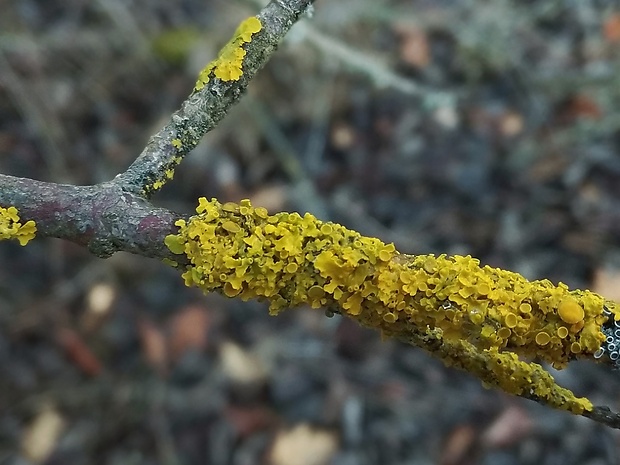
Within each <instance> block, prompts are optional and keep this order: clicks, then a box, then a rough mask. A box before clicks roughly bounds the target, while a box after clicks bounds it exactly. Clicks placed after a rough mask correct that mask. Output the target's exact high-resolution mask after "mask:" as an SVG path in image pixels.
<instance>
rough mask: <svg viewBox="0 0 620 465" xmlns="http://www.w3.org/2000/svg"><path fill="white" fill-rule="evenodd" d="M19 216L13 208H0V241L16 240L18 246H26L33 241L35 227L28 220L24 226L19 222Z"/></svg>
mask: <svg viewBox="0 0 620 465" xmlns="http://www.w3.org/2000/svg"><path fill="white" fill-rule="evenodd" d="M19 220H20V218H19V214H18V212H17V208H15V207H8V208H4V207H0V240H3V239H17V240H18V241H19V244H20V245H26V244H27V243H28V242H29V241H30V240H32V239H34V237H35V234H36V232H37V226H36V224H35V222H34V221H32V220H29V221H27V222H26V223H24V224H21V223H20V222H19Z"/></svg>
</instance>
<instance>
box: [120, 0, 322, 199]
mask: <svg viewBox="0 0 620 465" xmlns="http://www.w3.org/2000/svg"><path fill="white" fill-rule="evenodd" d="M313 1H314V0H273V1H271V2H270V3H269V4H268V5H267V6H266V7H265V8H263V10H262V11H261V12H260V14H258V15H257V18H258V19H259V20H260V22H261V25H262V28H261V30H260V32H258V33H256V34H253V37H252V39H251V42H249V43H247V44H244V47H243V49H244V50H245V53H246V54H245V57H244V58H243V74H242V75H241V76H240V78H239V79H238V80H230V81H225V80H221V79H217V78H215V79H211V80H209V82H208V83H207V84H206V85H205V86H204V87H202V88H201V89H199V90H196V91H194V92H193V93H192V94H191V95H190V96H189V97H188V98H187V100H185V101H184V102H183V104H182V105H181V108H180V109H179V110H178V111H176V112H175V113H173V114H172V116H171V118H170V120H169V121H168V123H167V124H166V125H165V126H164V127H163V128H162V129H161V130H160V131H159V132H158V133H157V134H155V135H154V136H152V137H151V139H150V140H149V142H148V144H147V146H146V147H145V149H144V151H143V152H142V153H141V154H140V156H139V157H138V159H137V160H136V161H135V162H134V163H133V164H132V165H131V166H130V167H129V168H128V169H127V171H126V172H124V173H123V174H121V175H119V176H118V178H117V180H118V182H119V183H121V184H122V185H123V186H124V187H125V189H127V190H129V191H132V192H136V193H141V194H142V193H143V194H145V195H146V196H147V197H149V196H150V195H151V194H152V193H153V192H154V191H156V190H157V189H159V188H160V187H161V186H163V184H164V183H166V182H167V181H168V180H170V179H171V178H172V172H173V170H174V168H175V167H176V165H178V164H179V163H180V162H181V161H182V159H183V158H184V157H185V156H186V155H187V154H188V153H189V152H190V151H191V150H192V149H193V148H194V147H195V146H196V145H197V144H198V142H200V140H201V139H202V137H203V136H204V135H205V134H206V133H207V132H209V131H211V130H212V129H213V128H214V127H215V126H217V124H218V123H219V122H220V121H221V120H222V119H223V118H224V116H226V113H227V112H228V110H229V109H230V108H231V107H232V106H233V105H234V104H235V103H236V102H237V101H238V100H239V98H240V97H241V96H242V95H243V93H244V92H245V89H246V87H247V86H248V84H249V82H250V81H251V80H252V78H254V76H255V75H256V73H257V72H258V71H259V70H260V69H261V68H262V67H263V66H264V65H265V63H267V61H268V60H269V58H270V57H271V55H272V54H273V53H274V52H275V50H276V48H277V45H278V44H279V43H280V41H281V40H282V39H283V38H284V36H285V35H286V34H287V32H288V31H289V30H290V28H291V27H292V26H293V24H295V22H296V21H297V20H298V19H299V17H300V16H301V15H302V14H303V13H304V11H306V9H307V8H308V7H309V6H310V5H311V4H312V3H313ZM233 39H234V37H233ZM173 141H174V143H173Z"/></svg>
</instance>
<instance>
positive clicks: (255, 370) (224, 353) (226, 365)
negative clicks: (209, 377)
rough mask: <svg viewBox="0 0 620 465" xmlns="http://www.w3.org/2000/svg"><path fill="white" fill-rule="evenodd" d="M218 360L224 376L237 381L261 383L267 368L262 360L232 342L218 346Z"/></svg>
mask: <svg viewBox="0 0 620 465" xmlns="http://www.w3.org/2000/svg"><path fill="white" fill-rule="evenodd" d="M220 360H221V363H222V368H223V370H224V373H225V374H226V376H227V377H228V378H229V379H230V380H232V381H234V382H237V383H242V384H253V383H262V382H264V381H265V379H266V377H267V369H266V367H265V365H264V364H263V362H262V360H260V359H259V358H258V357H256V356H255V355H254V354H252V353H250V352H249V351H246V350H244V349H243V348H242V347H240V346H238V345H237V344H234V343H232V342H225V343H223V344H222V347H221V348H220Z"/></svg>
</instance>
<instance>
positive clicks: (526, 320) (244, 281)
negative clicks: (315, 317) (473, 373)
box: [166, 198, 618, 409]
mask: <svg viewBox="0 0 620 465" xmlns="http://www.w3.org/2000/svg"><path fill="white" fill-rule="evenodd" d="M196 211H197V213H198V215H197V216H194V217H192V218H190V219H189V220H187V221H186V220H179V221H177V223H176V225H177V226H178V227H179V233H178V234H177V235H171V236H168V237H167V238H166V244H167V245H168V247H169V248H170V250H171V251H172V252H174V253H185V254H186V255H187V257H188V259H189V260H190V263H191V265H190V266H188V267H187V270H186V271H185V273H184V274H183V277H184V279H185V282H186V283H187V284H188V285H196V286H199V287H201V288H202V289H203V290H204V291H205V292H209V291H218V290H219V291H220V292H224V293H225V294H226V295H238V296H239V297H241V298H242V299H244V300H247V299H250V298H262V299H266V300H268V301H269V302H270V312H271V313H272V314H277V313H279V312H280V311H282V310H283V309H285V308H288V307H294V306H298V305H301V304H307V305H310V306H311V307H313V308H319V307H327V308H339V309H340V311H341V312H342V313H344V314H347V315H348V316H350V317H352V318H353V319H355V320H356V321H358V322H359V323H361V324H363V325H365V326H369V327H373V328H377V329H379V330H381V332H382V333H383V334H386V335H391V336H394V337H399V338H407V337H408V335H410V334H412V333H417V332H419V331H421V330H424V329H425V328H430V329H432V330H434V331H437V334H436V337H437V338H440V339H441V342H442V344H447V345H455V344H459V343H460V342H461V341H468V343H469V344H470V345H471V347H472V350H475V351H477V354H478V355H480V356H483V355H484V356H486V357H488V358H489V360H490V362H489V363H491V365H493V364H494V363H496V362H494V361H493V360H495V361H497V364H498V367H497V369H493V370H494V372H498V370H499V371H501V373H504V374H505V372H506V370H513V371H515V370H516V371H518V372H519V373H521V375H520V376H521V377H522V378H523V379H526V378H528V377H529V378H531V380H532V381H531V382H532V383H537V381H536V380H537V379H538V378H540V377H539V375H538V374H537V373H538V371H537V370H538V369H539V367H538V366H537V365H536V366H534V365H530V364H528V363H526V362H521V361H520V360H518V357H524V358H527V359H532V358H540V359H542V360H544V361H546V362H549V363H552V364H553V365H554V367H556V368H562V367H564V366H565V365H566V363H568V362H569V361H570V360H572V359H575V358H578V357H590V356H592V355H593V354H594V353H595V352H596V351H597V350H598V349H599V348H600V347H601V344H602V343H603V341H604V335H603V333H602V331H601V325H602V324H603V323H604V322H605V321H607V316H606V315H605V314H604V313H603V307H604V305H606V306H607V308H608V309H609V311H610V312H611V313H613V314H618V309H617V307H616V305H615V304H613V303H611V302H606V301H605V300H604V299H603V298H602V297H600V296H598V295H596V294H594V293H592V292H589V291H570V290H569V289H568V287H567V286H566V285H564V284H562V283H560V284H559V285H557V286H554V285H553V284H552V283H551V282H549V281H547V280H542V281H531V282H530V281H527V280H526V279H525V278H523V277H522V276H521V275H519V274H517V273H512V272H509V271H504V270H499V269H495V268H491V267H489V266H480V263H479V261H478V260H476V259H474V258H472V257H469V256H466V257H463V256H453V257H448V256H445V255H439V256H433V255H420V256H407V255H402V254H399V253H398V252H397V251H396V250H395V248H394V246H393V244H384V243H383V242H381V241H380V240H378V239H375V238H369V237H363V236H361V235H360V234H358V233H356V232H354V231H351V230H348V229H346V228H344V227H343V226H341V225H338V224H334V223H324V222H321V221H319V220H317V219H316V218H315V217H314V216H312V215H310V214H308V213H306V214H305V215H304V216H300V215H299V214H297V213H279V214H276V215H273V216H269V215H267V213H266V211H264V209H254V208H253V207H252V206H251V204H250V202H249V201H247V200H246V201H242V202H241V203H240V204H239V205H236V204H225V205H221V204H220V203H219V202H217V201H216V200H212V201H207V200H206V199H204V198H202V199H200V201H199V205H198V208H197V209H196ZM577 307H578V308H579V309H581V310H582V312H583V313H582V314H581V313H580V312H579V311H577V310H575V309H576V308H577ZM577 316H579V317H580V319H579V321H577V320H578V318H577ZM567 320H568V321H567ZM567 324H569V325H570V326H569V327H566V325H567ZM562 328H563V329H562ZM508 354H512V355H511V356H508ZM467 356H468V355H466V354H464V355H463V357H467ZM513 356H514V357H513ZM502 357H504V358H502ZM462 363H465V361H464V360H462ZM501 363H505V364H506V365H504V366H502V367H499V364H501ZM527 367H530V369H531V372H530V373H529V374H528V373H527ZM536 367H538V368H536ZM500 368H501V370H500ZM498 373H499V372H498ZM504 374H502V375H501V376H504ZM496 376H500V375H499V374H497V373H496ZM507 383H509V381H507V380H504V379H503V378H502V379H501V382H499V384H501V386H502V388H503V389H505V390H507V391H509V392H512V393H519V392H521V390H522V389H524V388H523V386H521V384H519V385H518V386H515V387H514V389H509V388H508V387H507V386H506V384H507ZM562 392H564V391H562ZM547 394H549V393H548V392H547V391H544V392H543V391H541V392H538V393H537V394H536V395H537V396H538V397H541V398H546V395H547ZM549 395H551V394H549ZM574 399H576V398H575V397H574V396H573V398H571V402H572V401H574ZM555 402H556V403H557V404H558V405H559V404H561V400H558V399H556V400H555ZM579 405H581V404H579ZM584 408H585V407H584ZM571 409H572V408H571Z"/></svg>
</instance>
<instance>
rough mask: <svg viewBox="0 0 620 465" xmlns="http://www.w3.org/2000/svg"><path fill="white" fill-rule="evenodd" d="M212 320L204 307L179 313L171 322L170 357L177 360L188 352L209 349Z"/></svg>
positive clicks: (191, 307)
mask: <svg viewBox="0 0 620 465" xmlns="http://www.w3.org/2000/svg"><path fill="white" fill-rule="evenodd" d="M210 323H211V318H210V316H209V314H208V313H207V310H206V309H205V308H203V307H200V306H197V305H192V306H189V307H185V308H184V309H182V310H181V311H179V312H178V313H177V314H176V315H174V317H172V320H171V322H170V339H169V342H170V346H169V347H170V355H171V357H172V359H174V360H177V359H178V358H179V357H181V356H182V355H183V354H184V353H185V352H186V351H187V350H189V349H195V350H198V351H202V350H204V349H205V348H206V347H207V335H208V331H209V326H210Z"/></svg>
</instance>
